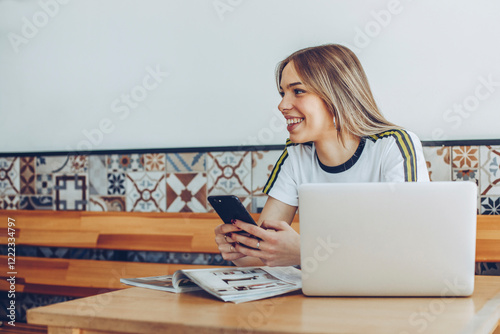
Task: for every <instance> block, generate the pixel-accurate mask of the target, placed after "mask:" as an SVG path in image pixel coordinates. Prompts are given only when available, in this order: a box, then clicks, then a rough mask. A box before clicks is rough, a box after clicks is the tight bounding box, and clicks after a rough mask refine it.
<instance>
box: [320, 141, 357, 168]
mask: <svg viewBox="0 0 500 334" xmlns="http://www.w3.org/2000/svg"><path fill="white" fill-rule="evenodd" d="M359 141H360V138H359V137H357V136H353V135H348V136H345V138H344V144H342V142H341V141H340V138H339V137H338V136H335V137H332V138H328V139H324V140H320V141H316V142H314V146H315V147H316V154H317V155H318V158H319V161H321V163H322V164H323V165H326V166H330V167H334V166H339V165H342V164H343V163H345V162H347V161H348V160H349V159H350V158H351V157H352V156H353V154H354V152H356V150H357V148H358V146H359Z"/></svg>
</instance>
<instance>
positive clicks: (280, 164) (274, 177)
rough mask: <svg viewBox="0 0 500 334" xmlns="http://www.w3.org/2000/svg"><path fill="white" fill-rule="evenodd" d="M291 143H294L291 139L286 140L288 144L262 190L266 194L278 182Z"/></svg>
mask: <svg viewBox="0 0 500 334" xmlns="http://www.w3.org/2000/svg"><path fill="white" fill-rule="evenodd" d="M290 145H293V143H292V142H291V140H290V139H288V140H287V141H286V146H285V149H284V150H283V153H281V156H280V157H279V159H278V161H277V162H276V164H275V165H274V167H273V170H272V171H271V175H270V176H269V179H268V180H267V182H266V185H265V186H264V189H263V190H262V192H263V193H264V194H268V195H269V192H270V191H271V189H272V188H273V186H274V184H275V183H276V180H277V179H278V175H279V173H280V171H281V168H282V167H283V164H284V163H285V160H286V159H287V158H288V147H289V146H290Z"/></svg>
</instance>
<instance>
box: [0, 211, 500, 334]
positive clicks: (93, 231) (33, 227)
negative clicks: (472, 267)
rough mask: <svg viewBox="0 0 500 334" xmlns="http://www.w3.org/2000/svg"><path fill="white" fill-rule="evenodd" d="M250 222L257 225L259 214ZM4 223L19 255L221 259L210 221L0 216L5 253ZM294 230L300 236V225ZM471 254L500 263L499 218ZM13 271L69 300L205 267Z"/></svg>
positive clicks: (31, 285)
mask: <svg viewBox="0 0 500 334" xmlns="http://www.w3.org/2000/svg"><path fill="white" fill-rule="evenodd" d="M253 216H254V218H255V219H257V218H258V215H256V214H254V215H253ZM9 218H10V221H12V222H13V223H14V224H15V225H14V226H12V228H13V229H14V231H15V232H14V234H13V236H14V238H15V245H16V247H18V246H44V247H62V248H85V249H109V250H124V251H154V252H182V253H186V252H187V253H207V254H218V253H219V251H218V249H217V246H216V244H215V241H214V234H213V230H214V228H215V227H216V226H217V225H219V224H220V223H221V221H220V219H219V218H218V216H217V215H216V214H215V213H137V212H82V211H30V210H17V211H5V210H0V236H1V239H0V242H1V244H2V245H7V244H8V238H9V237H11V236H9V230H8V222H9ZM292 226H293V227H294V228H295V229H296V230H297V231H299V224H298V219H296V221H295V222H294V224H293V225H292ZM11 231H12V230H11ZM476 249H477V252H476V261H477V262H500V216H478V222H477V245H476ZM0 261H1V263H4V265H5V266H7V263H8V261H9V255H8V254H7V255H0ZM14 265H15V267H14V268H15V272H16V273H17V274H16V275H15V276H16V292H20V293H22V292H26V293H39V294H49V295H61V296H73V297H84V296H90V295H94V294H98V293H103V292H107V291H111V290H117V289H123V288H127V287H128V286H126V285H123V284H121V283H120V282H119V280H120V278H123V277H141V276H155V275H167V274H172V273H173V272H175V271H176V270H178V269H183V268H205V267H210V266H204V265H189V264H164V263H146V262H127V261H104V260H83V259H65V258H64V259H61V258H43V257H29V256H16V257H15V264H14ZM218 267H220V266H218ZM7 272H8V271H7V270H2V271H1V272H0V279H1V283H0V290H3V291H9V283H8V282H7V281H6V279H7V278H8V276H9V275H7ZM27 330H29V329H27ZM0 331H2V329H0ZM40 332H43V329H42V330H41V331H40Z"/></svg>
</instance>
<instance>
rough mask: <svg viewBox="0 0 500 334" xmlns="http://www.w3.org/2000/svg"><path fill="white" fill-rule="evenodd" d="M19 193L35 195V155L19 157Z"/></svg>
mask: <svg viewBox="0 0 500 334" xmlns="http://www.w3.org/2000/svg"><path fill="white" fill-rule="evenodd" d="M20 181H21V195H35V194H36V191H35V188H36V185H35V157H22V158H20Z"/></svg>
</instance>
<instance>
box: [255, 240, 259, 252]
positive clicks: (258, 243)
mask: <svg viewBox="0 0 500 334" xmlns="http://www.w3.org/2000/svg"><path fill="white" fill-rule="evenodd" d="M255 248H257V249H259V250H260V241H257V246H256V247H255Z"/></svg>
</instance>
